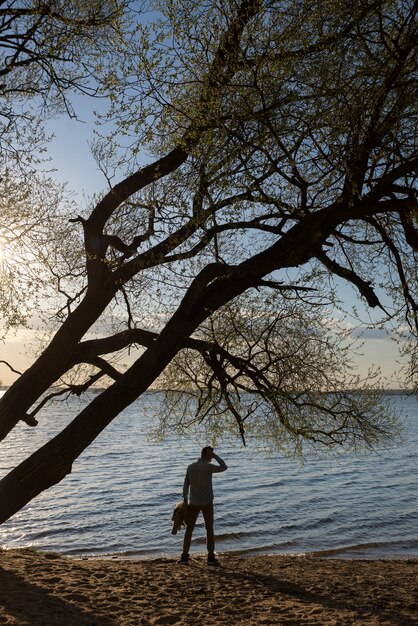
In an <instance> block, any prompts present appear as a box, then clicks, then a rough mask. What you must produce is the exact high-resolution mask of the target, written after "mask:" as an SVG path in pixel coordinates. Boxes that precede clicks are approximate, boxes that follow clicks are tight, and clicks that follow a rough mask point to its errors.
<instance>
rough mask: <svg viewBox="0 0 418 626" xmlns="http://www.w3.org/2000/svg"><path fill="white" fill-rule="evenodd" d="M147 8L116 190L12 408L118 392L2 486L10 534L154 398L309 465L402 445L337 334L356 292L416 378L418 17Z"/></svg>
mask: <svg viewBox="0 0 418 626" xmlns="http://www.w3.org/2000/svg"><path fill="white" fill-rule="evenodd" d="M143 9H144V12H143V13H142V14H141V16H140V19H139V20H138V22H137V23H136V25H135V27H134V28H133V29H132V28H131V30H130V35H129V37H127V36H125V37H124V38H123V41H122V40H121V39H118V43H117V45H114V47H113V49H112V52H111V55H112V56H111V59H112V63H111V64H110V63H105V62H104V63H99V64H97V65H95V81H97V85H98V93H100V94H108V96H107V97H108V101H109V109H108V112H107V114H106V115H105V116H104V117H103V118H102V120H101V122H102V126H101V132H102V138H101V139H99V140H97V141H96V144H95V153H96V159H97V162H98V164H99V165H100V167H101V169H102V171H103V173H104V174H105V176H106V178H107V183H108V189H107V190H106V191H104V192H103V193H102V195H101V196H99V197H97V198H96V199H95V200H94V201H93V202H92V206H91V207H90V209H89V211H88V212H86V213H85V214H79V215H77V214H73V215H71V216H69V218H70V224H71V235H69V237H70V238H71V242H72V243H71V249H72V252H71V253H69V252H68V247H67V246H64V247H63V249H64V250H65V252H64V253H63V255H62V257H60V254H59V252H58V253H57V255H56V257H54V263H53V264H51V263H49V264H48V269H50V270H51V271H53V273H54V276H55V278H56V281H57V284H58V285H59V289H57V292H56V303H57V304H56V307H57V312H58V317H57V320H58V323H57V330H56V332H55V334H54V336H53V337H52V339H51V341H50V342H49V344H48V345H47V346H46V347H45V349H44V351H43V352H42V354H41V355H40V356H39V357H38V358H37V359H36V361H35V362H34V363H33V365H32V366H31V367H30V368H29V369H28V370H27V371H26V372H25V373H24V374H23V375H22V376H21V377H20V378H19V379H18V380H17V381H16V382H15V383H14V385H13V386H12V387H11V388H10V389H9V390H8V391H7V392H6V393H5V395H4V396H3V398H2V399H1V401H0V433H1V436H2V437H5V436H6V435H7V433H8V432H10V430H11V429H12V428H13V427H14V426H15V425H16V424H17V423H18V422H19V421H24V422H26V423H27V424H29V425H35V424H36V421H37V418H38V416H39V415H41V414H42V413H41V409H42V407H43V406H44V405H45V402H47V401H48V399H50V397H51V395H53V393H54V392H52V394H51V392H49V391H48V390H49V389H50V387H51V386H53V385H59V387H60V388H59V389H57V390H56V392H55V393H63V392H64V391H65V392H68V393H77V394H80V393H83V392H84V391H86V390H87V389H89V388H90V387H91V386H92V385H97V384H99V382H100V385H101V387H102V390H101V392H100V393H99V394H97V395H96V396H95V397H94V399H93V400H92V401H91V402H89V403H88V404H87V406H86V407H85V408H84V409H83V410H82V411H81V412H80V413H79V414H78V415H76V416H74V417H73V419H72V420H71V421H69V424H68V426H67V427H66V428H65V429H64V431H63V432H62V433H60V434H59V435H57V436H56V437H55V438H54V439H53V440H51V441H50V442H49V443H48V444H46V445H45V446H44V447H43V448H41V449H40V450H39V451H38V452H36V453H35V454H34V455H32V456H31V457H30V458H28V459H27V460H26V461H25V462H24V463H22V464H21V465H20V466H18V467H17V468H15V469H14V470H13V471H12V472H10V474H9V475H8V476H6V477H5V478H4V479H3V480H2V481H0V492H1V494H2V496H3V497H2V498H1V500H0V501H1V502H2V503H3V504H2V505H1V506H0V509H1V513H0V519H2V520H4V519H7V518H8V517H10V515H12V514H13V513H14V512H15V511H16V510H18V509H19V508H20V507H21V506H23V505H24V504H25V503H26V502H28V501H29V500H30V499H31V498H32V497H34V496H35V495H37V494H38V493H39V492H40V491H42V490H43V489H45V488H47V487H49V486H50V485H52V484H54V483H56V482H58V481H59V480H61V479H62V478H63V477H64V476H65V475H66V474H68V473H69V472H70V471H71V468H72V463H73V462H74V460H75V459H76V458H77V457H78V456H79V455H80V454H81V453H82V451H83V450H84V449H85V448H86V447H87V446H88V445H89V444H90V443H91V442H92V441H93V440H94V439H95V437H97V435H98V434H99V433H100V432H101V431H102V430H103V428H105V427H106V425H107V424H109V423H110V422H111V420H112V419H114V417H115V416H116V415H117V414H118V413H120V411H122V410H123V409H124V408H125V407H127V406H128V405H129V404H130V403H132V402H133V401H134V400H135V399H137V398H138V397H139V396H140V395H141V394H142V393H144V392H145V391H146V390H147V389H149V388H150V386H152V385H156V384H158V385H159V386H160V387H162V388H164V389H165V390H166V391H167V406H168V407H169V411H167V413H166V415H164V416H163V419H162V422H163V427H165V428H173V427H177V428H179V429H180V430H182V429H184V428H189V427H190V426H191V425H192V424H195V423H203V424H206V426H207V428H208V430H209V432H210V434H211V436H216V435H217V433H219V432H220V431H225V430H229V431H232V432H236V433H237V434H239V436H240V437H241V438H242V439H243V440H244V441H245V437H246V436H252V437H255V438H257V439H258V440H259V441H261V442H263V444H264V445H268V446H272V447H273V449H276V450H282V451H283V450H289V448H290V449H291V450H293V451H295V452H296V453H300V452H302V451H303V447H304V445H305V442H308V444H309V445H311V446H316V445H322V444H323V445H326V446H328V447H329V448H340V447H344V446H345V447H352V448H355V449H357V448H358V447H362V446H364V445H366V446H374V445H377V444H379V443H382V442H384V441H385V440H386V441H387V439H388V438H389V437H390V436H391V435H392V434H393V433H394V432H395V430H396V428H397V425H396V420H395V419H394V417H393V416H392V415H391V413H390V410H389V408H388V407H385V406H384V404H383V403H382V398H381V395H380V394H379V388H378V385H376V384H375V383H374V382H373V380H366V381H362V380H361V379H360V378H359V377H357V376H354V375H353V373H352V371H351V357H350V354H351V351H350V337H349V336H348V335H347V333H344V332H343V329H340V328H338V324H336V323H333V321H332V311H333V307H335V306H336V305H337V304H338V303H337V302H336V291H335V285H336V282H337V281H344V282H346V283H348V284H350V285H351V286H353V287H354V288H355V289H356V291H357V293H358V296H359V298H360V299H361V300H362V302H363V303H364V304H365V305H366V306H367V307H369V308H371V309H374V310H377V311H379V312H380V317H379V318H377V323H379V324H381V323H383V322H385V321H389V322H390V323H391V324H392V325H393V328H394V329H397V330H398V332H399V336H400V337H401V338H402V339H403V341H404V350H405V351H406V353H408V354H409V356H410V370H409V379H408V382H409V384H410V385H411V386H413V385H415V387H416V384H417V369H416V359H417V349H416V348H417V343H416V338H417V330H418V321H417V311H418V307H417V296H418V294H417V285H418V281H417V252H418V229H417V221H418V212H417V201H416V172H417V163H418V160H417V142H416V128H417V124H416V104H415V103H416V47H415V46H416V38H415V30H414V29H415V17H416V15H415V12H416V7H415V4H414V3H413V2H412V1H411V2H398V1H393V0H386V1H383V0H382V1H366V2H364V1H362V2H357V1H353V2H351V3H347V2H345V1H340V0H330V1H329V2H316V1H315V2H303V1H302V2H293V1H289V2H284V3H283V2H277V1H275V0H266V1H263V0H241V2H236V1H233V0H231V1H229V2H226V3H222V5H220V4H218V3H217V2H213V1H212V0H208V1H207V2H204V3H201V2H199V3H195V2H192V1H191V0H172V1H170V2H164V3H157V4H155V5H152V6H150V7H149V12H146V11H145V7H143ZM76 61H77V59H76ZM107 122H108V123H111V127H110V130H109V133H108V135H106V128H107V125H106V123H107ZM116 177H117V178H116ZM115 180H119V181H120V182H115ZM112 320H113V321H112ZM98 324H99V325H100V329H101V333H100V336H99V337H96V338H91V335H88V333H91V332H92V330H94V329H97V328H98ZM103 329H106V333H105V332H104V331H103ZM133 348H135V349H136V350H137V353H136V354H137V356H136V358H135V359H134V361H133V363H132V364H131V365H130V366H129V367H127V368H123V367H121V366H120V365H119V364H118V359H117V357H118V356H119V355H120V354H123V352H124V351H125V352H126V351H127V350H131V349H133ZM74 376H76V377H77V378H76V379H74ZM62 385H66V388H64V389H63V388H62ZM45 394H46V397H45ZM17 481H19V490H18V493H16V489H15V485H16V483H17ZM11 494H13V497H11Z"/></svg>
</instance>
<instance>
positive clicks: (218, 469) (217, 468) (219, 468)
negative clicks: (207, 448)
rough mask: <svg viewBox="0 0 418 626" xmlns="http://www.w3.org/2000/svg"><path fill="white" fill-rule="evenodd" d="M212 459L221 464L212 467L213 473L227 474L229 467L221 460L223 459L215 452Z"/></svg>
mask: <svg viewBox="0 0 418 626" xmlns="http://www.w3.org/2000/svg"><path fill="white" fill-rule="evenodd" d="M212 458H213V459H215V461H217V462H218V463H219V465H212V472H213V473H214V474H215V473H218V472H225V470H227V469H228V466H227V464H226V463H225V461H224V460H223V459H221V457H220V456H218V455H217V454H215V453H214V452H213V453H212Z"/></svg>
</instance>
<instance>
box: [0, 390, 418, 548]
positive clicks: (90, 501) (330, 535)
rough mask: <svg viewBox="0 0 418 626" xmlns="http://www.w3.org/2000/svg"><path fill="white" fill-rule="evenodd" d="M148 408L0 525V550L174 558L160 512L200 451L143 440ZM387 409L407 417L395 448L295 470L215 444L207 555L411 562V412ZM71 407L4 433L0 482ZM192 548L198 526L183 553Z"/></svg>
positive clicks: (166, 520)
mask: <svg viewBox="0 0 418 626" xmlns="http://www.w3.org/2000/svg"><path fill="white" fill-rule="evenodd" d="M159 401H160V399H159V395H158V394H156V393H149V394H146V395H144V396H143V397H142V398H141V399H140V400H138V401H137V402H136V403H135V404H133V405H132V406H131V407H129V408H128V409H127V410H125V411H124V412H123V413H122V414H121V415H119V416H118V418H117V419H116V420H115V421H114V422H113V423H112V424H111V426H109V427H108V429H107V430H106V431H105V432H103V433H102V434H101V435H100V436H99V437H98V438H97V439H96V441H95V442H94V444H93V445H92V446H91V447H90V448H89V449H87V450H86V451H85V452H84V453H83V455H82V456H81V457H80V458H79V459H78V461H76V462H75V464H74V466H73V473H72V474H71V475H70V476H67V477H66V478H65V479H64V481H63V482H61V483H60V484H59V485H56V486H55V487H53V488H51V489H49V490H48V491H46V492H44V493H43V494H41V495H40V496H38V498H36V499H35V500H33V501H32V502H30V503H29V504H28V505H27V506H26V507H25V508H24V509H22V510H21V511H20V512H19V513H17V514H16V515H15V516H14V517H13V518H11V519H10V520H9V521H8V522H6V523H5V524H3V525H2V526H1V527H0V542H1V545H2V546H3V547H4V548H9V547H28V546H30V547H34V548H38V549H41V550H50V551H56V552H59V553H62V554H66V555H77V556H83V555H85V556H87V555H90V556H93V555H94V556H103V555H115V554H116V555H119V556H126V557H155V556H161V555H174V554H179V553H180V552H181V543H182V538H183V532H182V531H181V532H180V533H179V534H178V535H176V536H173V535H172V534H171V515H172V509H173V506H174V504H175V503H176V502H177V501H178V500H180V499H181V493H182V485H183V479H184V474H185V470H186V467H187V465H188V464H189V463H191V462H193V461H194V460H196V459H197V458H198V456H199V452H200V447H201V445H202V444H204V443H205V442H204V441H196V440H193V439H190V440H182V441H181V442H179V441H177V440H176V439H172V440H169V441H165V442H163V443H155V442H152V441H149V439H148V438H147V418H146V414H147V413H148V409H149V408H150V405H153V406H154V408H155V403H158V402H159ZM392 401H393V402H394V403H396V405H397V406H398V407H399V409H400V411H401V412H402V415H404V416H408V418H407V420H406V423H405V441H404V442H403V443H402V444H399V445H396V446H393V447H391V448H390V449H386V450H383V451H380V453H371V454H369V455H367V456H363V457H360V458H359V457H355V456H353V455H348V454H347V455H345V456H344V457H342V458H339V459H338V460H336V459H335V458H333V457H327V456H325V455H324V457H323V458H317V459H310V460H308V461H307V462H306V463H305V464H304V465H300V463H299V462H297V461H294V460H289V459H286V458H284V457H282V456H279V455H277V456H275V457H273V458H268V457H266V456H264V455H260V454H258V453H257V452H256V451H255V450H254V448H252V447H251V445H250V446H248V447H247V448H244V447H242V446H240V445H239V442H235V443H231V442H230V443H228V442H225V443H223V444H222V445H219V446H218V448H217V452H218V453H219V455H220V456H221V457H222V458H224V460H225V461H226V462H227V464H228V466H229V469H228V471H227V472H225V473H222V474H218V475H215V476H214V480H213V482H214V491H215V532H216V536H217V545H216V549H217V552H218V553H222V552H226V551H228V552H233V553H239V554H255V553H277V554H280V553H282V554H312V555H318V556H328V557H338V558H399V557H417V556H418V502H417V493H418V469H417V461H416V458H417V448H418V404H417V401H416V399H415V398H414V397H408V396H403V395H402V396H393V397H392ZM78 402H79V401H76V400H74V401H70V402H68V403H66V402H59V403H57V404H55V405H54V406H51V407H50V408H47V409H45V411H44V414H43V417H41V419H40V424H39V426H38V427H37V428H33V429H29V428H28V427H27V426H25V425H23V424H22V425H19V426H18V427H17V428H15V429H14V431H12V433H11V434H10V435H9V437H8V438H7V439H6V440H5V441H4V442H3V443H2V444H1V445H2V454H1V459H0V476H4V475H5V474H6V473H7V471H8V469H9V468H11V467H12V466H13V464H15V463H16V462H17V461H20V460H23V458H25V457H26V456H27V454H29V453H30V452H31V451H34V450H35V449H36V448H37V447H39V445H41V444H42V443H44V442H45V441H46V440H47V439H49V438H50V437H51V436H52V435H53V434H55V433H56V432H58V430H60V429H61V428H62V427H63V426H64V425H65V424H66V423H67V422H68V420H69V418H70V417H71V415H72V414H73V413H75V412H76V411H77V407H79V406H80V405H79V403H78ZM48 414H49V415H48ZM48 417H49V419H47V418H48ZM204 550H205V536H204V527H203V523H202V520H201V518H199V522H198V525H197V527H196V530H195V533H194V538H193V543H192V550H191V551H192V552H204Z"/></svg>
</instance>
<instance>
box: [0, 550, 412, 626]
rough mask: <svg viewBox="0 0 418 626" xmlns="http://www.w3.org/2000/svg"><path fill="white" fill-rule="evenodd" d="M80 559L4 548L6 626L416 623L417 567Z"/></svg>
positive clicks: (2, 613)
mask: <svg viewBox="0 0 418 626" xmlns="http://www.w3.org/2000/svg"><path fill="white" fill-rule="evenodd" d="M220 559H221V565H222V566H221V567H220V568H212V567H208V566H207V565H206V562H205V559H204V558H203V557H196V558H194V559H192V561H191V563H190V565H180V564H178V563H177V562H176V559H174V558H173V559H171V558H170V559H169V558H167V559H152V560H127V559H124V560H122V559H74V558H67V557H63V556H59V555H57V554H54V553H41V552H36V551H34V550H29V549H22V550H0V624H10V625H16V626H17V625H19V626H41V625H45V626H47V625H48V626H128V625H129V626H139V625H150V624H179V625H184V626H186V625H187V626H189V625H190V626H192V625H193V626H196V625H198V626H200V625H202V626H214V625H221V624H222V625H224V624H225V625H226V626H230V625H231V626H234V625H236V624H240V625H242V624H246V625H252V624H271V625H273V624H274V625H275V626H280V625H281V624H285V625H290V624H291V625H293V626H299V625H305V624H307V625H311V624H312V625H313V624H315V625H317V626H328V625H329V626H331V625H332V626H349V625H354V624H355V625H356V626H372V625H377V624H402V625H412V624H418V560H406V561H400V560H390V561H387V560H373V561H364V560H363V561H359V560H331V559H322V558H314V557H283V556H265V555H263V556H257V557H237V556H232V555H220Z"/></svg>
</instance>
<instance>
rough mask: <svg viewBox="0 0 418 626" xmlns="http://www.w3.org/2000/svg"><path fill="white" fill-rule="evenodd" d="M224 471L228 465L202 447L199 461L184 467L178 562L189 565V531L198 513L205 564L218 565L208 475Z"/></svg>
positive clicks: (191, 529)
mask: <svg viewBox="0 0 418 626" xmlns="http://www.w3.org/2000/svg"><path fill="white" fill-rule="evenodd" d="M212 459H215V461H217V463H218V465H213V464H212V462H211V461H212ZM227 469H228V466H227V464H226V463H225V461H223V460H222V459H221V457H219V456H218V455H217V454H215V452H214V451H213V448H212V447H211V446H205V447H204V448H202V452H201V455H200V459H199V460H198V461H196V462H195V463H191V464H190V465H189V466H188V468H187V472H186V477H185V479H184V485H183V500H184V503H185V504H186V505H187V518H186V524H187V527H186V532H185V535H184V541H183V552H182V555H181V557H180V563H188V562H189V550H190V543H191V540H192V534H193V530H194V527H195V525H196V520H197V518H198V516H199V513H200V511H202V514H203V519H204V521H205V528H206V544H207V549H208V561H207V562H208V565H219V564H220V563H219V561H218V559H217V558H216V556H215V535H214V530H213V489H212V475H213V474H218V473H219V472H225V470H227ZM189 490H190V500H189Z"/></svg>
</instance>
